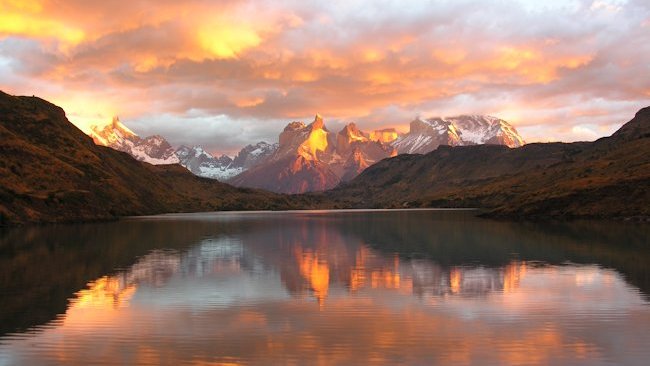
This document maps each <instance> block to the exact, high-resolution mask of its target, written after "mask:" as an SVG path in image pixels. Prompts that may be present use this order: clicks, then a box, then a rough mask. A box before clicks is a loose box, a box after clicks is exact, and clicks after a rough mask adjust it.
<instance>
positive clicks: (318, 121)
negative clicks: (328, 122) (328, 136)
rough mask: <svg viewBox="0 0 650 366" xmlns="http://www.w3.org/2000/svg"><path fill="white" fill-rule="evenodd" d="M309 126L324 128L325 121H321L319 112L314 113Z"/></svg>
mask: <svg viewBox="0 0 650 366" xmlns="http://www.w3.org/2000/svg"><path fill="white" fill-rule="evenodd" d="M311 128H312V130H316V129H322V128H325V122H324V121H323V117H322V116H321V115H320V114H318V113H316V116H315V117H314V122H312V123H311Z"/></svg>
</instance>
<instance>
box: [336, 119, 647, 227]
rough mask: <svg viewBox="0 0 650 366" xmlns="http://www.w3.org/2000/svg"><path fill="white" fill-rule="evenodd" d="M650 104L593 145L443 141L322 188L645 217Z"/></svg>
mask: <svg viewBox="0 0 650 366" xmlns="http://www.w3.org/2000/svg"><path fill="white" fill-rule="evenodd" d="M648 187H650V107H649V108H644V109H642V110H640V111H639V112H638V113H637V114H636V116H635V117H634V118H633V119H632V120H631V121H629V122H628V123H627V124H625V125H624V126H623V127H622V128H621V129H620V130H619V131H617V132H616V133H614V134H613V135H612V136H611V137H607V138H602V139H600V140H598V141H595V142H580V143H570V144H566V143H549V144H529V145H525V146H523V147H520V148H517V149H508V148H506V147H503V146H495V145H476V146H458V147H449V146H440V147H439V148H438V149H436V150H435V151H433V152H431V153H429V154H426V155H400V156H397V157H395V158H391V159H386V160H384V161H381V162H379V163H377V164H375V165H374V166H372V167H370V168H368V169H366V170H365V171H364V172H363V173H361V175H359V176H358V177H357V178H356V179H354V180H352V181H351V182H349V183H348V184H345V185H341V186H340V187H338V188H336V189H334V190H332V191H330V192H328V193H327V195H328V197H329V198H331V199H333V200H335V201H336V202H337V203H336V204H337V205H338V206H341V207H349V206H353V207H393V208H398V207H480V208H485V209H486V210H487V215H488V216H493V217H509V218H550V217H553V218H572V217H592V218H614V217H648V216H650V189H648Z"/></svg>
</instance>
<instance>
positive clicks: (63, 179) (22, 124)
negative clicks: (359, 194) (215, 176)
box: [0, 92, 305, 225]
mask: <svg viewBox="0 0 650 366" xmlns="http://www.w3.org/2000/svg"><path fill="white" fill-rule="evenodd" d="M298 200H302V199H301V198H291V197H289V196H283V195H278V194H273V193H269V192H264V191H259V190H251V189H238V188H235V187H232V186H230V185H227V184H223V183H219V182H217V181H214V180H209V179H204V178H198V177H196V176H194V175H192V174H191V173H190V172H188V171H187V170H185V169H184V168H182V167H180V166H177V165H167V166H152V165H149V164H146V163H141V162H138V161H136V160H135V159H133V158H132V157H131V156H129V155H128V154H126V153H122V152H118V151H115V150H113V149H110V148H107V147H102V146H97V145H95V144H94V143H93V141H92V140H91V139H90V137H88V136H86V135H85V134H84V133H83V132H81V131H80V130H79V129H77V128H76V127H75V126H74V125H72V124H71V123H70V122H69V121H68V120H67V118H66V116H65V113H64V111H63V110H62V109H61V108H60V107H57V106H55V105H53V104H51V103H49V102H47V101H45V100H42V99H39V98H36V97H15V96H10V95H8V94H5V93H2V92H0V225H10V224H20V223H30V222H66V221H87V220H100V219H109V218H113V217H118V216H125V215H142V214H155V213H162V212H182V211H201V210H229V209H283V208H296V207H298V206H303V205H305V202H299V201H298Z"/></svg>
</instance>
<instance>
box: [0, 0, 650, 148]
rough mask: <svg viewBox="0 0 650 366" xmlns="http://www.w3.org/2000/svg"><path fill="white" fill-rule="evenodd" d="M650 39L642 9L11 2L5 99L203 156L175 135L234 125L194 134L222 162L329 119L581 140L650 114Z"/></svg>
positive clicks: (605, 2) (590, 4)
mask: <svg viewBox="0 0 650 366" xmlns="http://www.w3.org/2000/svg"><path fill="white" fill-rule="evenodd" d="M648 24H650V5H649V4H647V2H645V1H641V0H629V1H616V0H596V1H586V0H584V1H583V0H576V1H569V2H567V1H548V2H543V5H542V4H541V3H539V2H536V1H528V0H511V1H505V2H504V1H495V2H483V1H481V2H479V1H473V0H468V1H436V2H419V1H413V2H406V3H404V2H393V1H377V2H334V3H323V2H310V1H293V0H283V1H278V2H273V3H260V2H253V1H249V0H228V1H223V2H205V1H201V0H191V1H186V2H182V3H179V2H176V1H171V0H163V1H153V0H138V1H112V2H104V3H95V2H88V1H82V0H66V1H56V2H55V1H47V0H43V1H29V2H26V1H16V0H0V71H1V73H0V89H2V90H4V91H6V92H9V93H13V94H28V95H32V94H35V95H39V96H41V97H44V98H46V99H48V100H52V101H54V102H56V103H58V104H60V105H61V106H62V107H63V108H64V109H65V110H66V111H67V112H68V116H69V117H70V119H71V120H72V121H73V122H74V123H76V124H77V125H78V126H80V127H82V128H84V129H85V128H86V127H87V126H88V125H90V124H93V123H96V124H101V123H107V122H108V121H110V120H111V118H112V114H119V115H120V117H121V119H122V121H124V123H126V124H127V125H133V127H134V129H135V130H136V132H138V133H142V134H145V133H151V132H154V133H155V132H156V131H158V133H162V132H163V131H165V133H166V134H167V135H166V137H167V138H168V139H169V140H170V141H171V142H172V143H173V144H178V143H181V141H182V142H184V143H186V142H189V143H191V141H186V140H187V137H188V135H187V133H186V131H184V130H183V129H182V128H180V127H178V128H180V129H178V130H177V129H174V128H170V125H169V123H171V122H163V121H170V120H174V121H177V123H173V124H172V125H173V126H187V125H188V124H190V123H199V124H201V123H204V122H201V121H208V120H210V119H211V118H213V117H216V116H218V118H220V119H224V121H229V123H228V124H227V126H222V127H219V128H222V130H218V131H217V130H213V129H211V128H214V125H213V124H209V123H208V124H206V125H203V126H202V125H199V126H193V127H192V129H196V130H201V129H202V128H203V135H205V136H213V138H212V139H211V140H212V141H213V142H212V143H209V144H208V146H206V147H207V148H208V149H210V150H212V151H213V152H220V151H231V150H232V149H234V147H233V146H228V147H227V148H226V147H225V146H224V143H222V142H220V141H218V139H217V136H218V137H219V138H225V139H226V140H229V141H242V140H246V142H247V143H254V142H256V141H251V140H247V139H250V138H253V136H254V137H255V138H258V137H260V138H262V139H265V140H267V141H274V140H275V139H277V134H278V133H279V130H275V131H274V130H272V129H271V128H270V127H269V126H273V128H276V127H277V126H278V125H280V128H281V125H282V123H288V122H289V121H291V120H294V119H306V118H310V116H313V114H315V113H316V112H319V113H320V114H322V115H323V116H324V118H325V122H326V124H327V125H328V126H329V125H336V126H340V125H342V124H343V123H344V122H351V121H355V122H358V125H359V126H360V127H361V128H362V129H366V130H373V129H375V128H384V127H396V128H398V130H400V131H403V130H405V129H407V128H408V127H407V126H408V122H409V121H410V120H412V119H413V118H415V117H416V116H417V115H422V116H425V117H426V116H438V115H456V114H468V113H471V114H490V115H496V116H498V117H501V118H504V119H506V120H509V121H511V122H512V123H514V124H515V126H516V127H517V128H518V130H519V131H520V132H521V133H522V134H524V137H525V138H526V140H527V141H549V140H563V141H575V140H583V139H585V138H588V137H590V136H591V137H593V138H596V137H600V136H603V135H605V134H606V133H608V132H609V131H611V130H612V129H615V126H616V125H617V124H618V125H619V126H620V124H622V123H623V122H625V121H627V120H629V119H630V118H631V117H632V116H633V113H634V112H635V111H636V110H637V109H639V108H641V107H644V106H646V105H648V104H649V103H648V102H649V100H648V99H649V98H648V97H649V96H650V80H649V79H648V78H644V77H643V75H647V74H648V73H649V72H650V69H649V67H650V66H648V63H647V60H648V59H650V42H648V36H647V34H648V32H647V29H648ZM596 110H597V111H598V113H594V111H596ZM197 113H198V114H200V115H201V118H198V119H197ZM160 116H165V117H164V118H160ZM164 123H168V125H166V126H163V125H162V124H164ZM585 126H589V127H588V129H589V131H590V132H589V131H587V130H585V128H586V127H585ZM255 129H258V130H259V131H264V132H263V133H248V134H247V135H246V137H243V136H241V135H238V134H239V133H241V131H243V130H245V131H252V130H255ZM205 140H207V138H206V139H205Z"/></svg>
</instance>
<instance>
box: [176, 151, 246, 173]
mask: <svg viewBox="0 0 650 366" xmlns="http://www.w3.org/2000/svg"><path fill="white" fill-rule="evenodd" d="M175 153H176V156H177V157H178V159H179V162H180V164H181V165H182V166H184V167H185V168H187V170H189V171H190V172H192V173H194V174H196V175H198V176H199V177H205V178H211V179H218V180H226V179H229V178H232V177H234V176H236V175H237V174H239V173H241V172H242V171H243V169H242V168H241V167H237V166H236V165H235V164H234V162H233V160H232V159H231V158H230V157H229V156H227V155H221V156H220V157H218V158H217V157H214V156H212V155H211V154H210V153H208V152H207V151H205V150H203V148H202V147H200V146H193V147H188V146H185V145H181V146H180V147H179V148H178V149H176V152H175Z"/></svg>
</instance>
